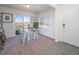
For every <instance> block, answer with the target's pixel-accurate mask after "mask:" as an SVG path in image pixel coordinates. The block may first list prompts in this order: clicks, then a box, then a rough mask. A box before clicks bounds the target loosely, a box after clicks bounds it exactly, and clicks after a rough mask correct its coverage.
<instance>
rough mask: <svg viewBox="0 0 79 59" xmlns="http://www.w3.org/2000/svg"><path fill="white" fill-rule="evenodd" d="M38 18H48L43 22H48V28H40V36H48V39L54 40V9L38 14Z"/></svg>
mask: <svg viewBox="0 0 79 59" xmlns="http://www.w3.org/2000/svg"><path fill="white" fill-rule="evenodd" d="M38 16H49V18H48V19H46V20H45V21H44V22H48V24H49V27H47V28H43V27H42V28H40V31H39V32H40V33H41V34H42V35H45V36H48V37H50V38H55V9H54V8H50V9H47V10H44V11H42V12H40V13H38Z"/></svg>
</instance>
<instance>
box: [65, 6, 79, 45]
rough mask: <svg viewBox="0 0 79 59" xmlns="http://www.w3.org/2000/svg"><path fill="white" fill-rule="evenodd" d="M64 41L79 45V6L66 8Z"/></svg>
mask: <svg viewBox="0 0 79 59" xmlns="http://www.w3.org/2000/svg"><path fill="white" fill-rule="evenodd" d="M64 24H65V28H64V42H66V43H69V44H72V45H75V46H78V47H79V7H72V8H67V9H65V10H64Z"/></svg>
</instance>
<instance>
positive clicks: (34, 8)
mask: <svg viewBox="0 0 79 59" xmlns="http://www.w3.org/2000/svg"><path fill="white" fill-rule="evenodd" d="M0 6H5V7H10V8H15V9H20V10H23V11H30V12H34V13H38V12H40V11H44V10H46V9H49V8H52V7H51V6H50V5H48V4H30V7H29V8H26V7H25V4H1V5H0Z"/></svg>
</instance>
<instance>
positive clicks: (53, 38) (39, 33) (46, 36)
mask: <svg viewBox="0 0 79 59" xmlns="http://www.w3.org/2000/svg"><path fill="white" fill-rule="evenodd" d="M39 35H42V36H44V37H47V38H50V39H52V40H55V39H54V38H51V37H48V36H46V35H43V34H40V33H39Z"/></svg>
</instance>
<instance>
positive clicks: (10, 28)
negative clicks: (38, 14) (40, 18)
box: [0, 6, 35, 38]
mask: <svg viewBox="0 0 79 59" xmlns="http://www.w3.org/2000/svg"><path fill="white" fill-rule="evenodd" d="M2 12H5V13H12V14H13V22H12V23H4V24H3V26H4V30H5V33H6V36H7V38H10V37H14V36H15V16H16V15H19V16H35V14H33V13H31V12H25V11H21V10H18V9H12V8H8V7H3V6H0V13H2Z"/></svg>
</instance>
